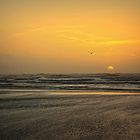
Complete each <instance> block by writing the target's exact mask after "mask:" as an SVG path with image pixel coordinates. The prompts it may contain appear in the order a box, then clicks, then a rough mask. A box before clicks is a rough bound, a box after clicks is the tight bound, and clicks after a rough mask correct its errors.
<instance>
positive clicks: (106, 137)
mask: <svg viewBox="0 0 140 140" xmlns="http://www.w3.org/2000/svg"><path fill="white" fill-rule="evenodd" d="M139 132H140V93H136V94H134V93H109V94H108V93H96V94H95V93H94V94H93V93H88V94H86V93H84V92H82V93H81V94H80V93H78V94H77V93H74V92H73V93H72V94H70V93H48V92H6V91H3V92H0V140H139V139H140V133H139Z"/></svg>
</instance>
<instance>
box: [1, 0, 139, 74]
mask: <svg viewBox="0 0 140 140" xmlns="http://www.w3.org/2000/svg"><path fill="white" fill-rule="evenodd" d="M0 17H1V18H0V19H1V22H0V74H20V73H105V72H109V71H110V70H111V71H113V72H117V73H138V72H140V26H139V25H140V0H107V1H106V0H0ZM91 52H93V54H91ZM111 67H112V68H111ZM109 68H111V69H110V70H109Z"/></svg>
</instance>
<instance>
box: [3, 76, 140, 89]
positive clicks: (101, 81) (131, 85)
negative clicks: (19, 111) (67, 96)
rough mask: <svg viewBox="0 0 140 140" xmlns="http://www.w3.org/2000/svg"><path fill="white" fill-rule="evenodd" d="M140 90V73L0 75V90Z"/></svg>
mask: <svg viewBox="0 0 140 140" xmlns="http://www.w3.org/2000/svg"><path fill="white" fill-rule="evenodd" d="M4 90H6V91H12V90H14V91H92V92H94V91H99V92H102V91H103V92H109V91H111V92H112V91H115V92H125V91H126V92H140V73H133V74H132V73H129V74H120V73H112V74H109V73H102V74H20V75H0V91H4Z"/></svg>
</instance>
